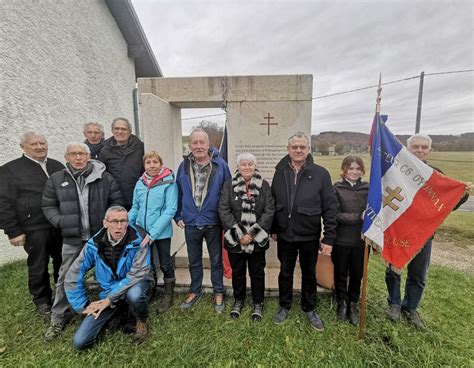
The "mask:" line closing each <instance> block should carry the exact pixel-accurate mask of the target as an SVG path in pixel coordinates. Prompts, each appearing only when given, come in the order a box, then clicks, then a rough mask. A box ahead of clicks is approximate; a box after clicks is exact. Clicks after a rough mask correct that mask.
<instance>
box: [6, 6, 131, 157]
mask: <svg viewBox="0 0 474 368" xmlns="http://www.w3.org/2000/svg"><path fill="white" fill-rule="evenodd" d="M0 13H1V14H2V15H1V18H2V21H1V22H0V29H1V34H2V45H1V47H0V56H1V57H0V60H1V62H2V65H1V73H2V76H1V88H0V91H1V92H0V93H1V107H2V108H1V110H2V111H1V112H0V114H1V116H0V124H1V129H0V142H2V143H1V145H2V149H1V150H0V165H1V164H3V163H5V162H7V161H9V160H11V159H12V158H14V157H17V156H19V155H20V154H21V149H20V148H19V146H18V143H19V142H18V136H19V134H21V133H22V132H23V131H26V130H29V129H35V130H38V131H41V132H43V133H44V134H45V135H46V136H47V138H48V140H49V143H50V156H51V157H53V158H56V159H60V160H62V155H63V150H64V145H65V143H67V142H69V141H77V140H82V139H83V137H82V124H83V123H84V122H87V121H91V120H94V121H99V122H101V123H102V124H104V125H105V126H106V134H107V135H109V134H110V128H109V127H110V123H111V121H112V119H113V118H114V117H117V116H124V117H127V118H129V119H130V121H133V100H132V90H133V88H135V69H134V62H133V60H132V59H130V58H129V57H128V56H127V44H126V42H125V40H124V39H123V37H122V34H121V33H120V30H119V28H118V27H117V24H116V23H115V20H114V18H113V17H112V15H111V14H110V12H109V10H108V8H107V6H106V4H105V3H104V2H103V1H101V0H83V1H75V0H63V1H1V2H0Z"/></svg>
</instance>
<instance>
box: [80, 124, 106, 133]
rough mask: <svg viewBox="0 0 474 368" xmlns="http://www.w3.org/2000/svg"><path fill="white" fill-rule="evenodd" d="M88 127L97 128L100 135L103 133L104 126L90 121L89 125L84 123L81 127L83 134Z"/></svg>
mask: <svg viewBox="0 0 474 368" xmlns="http://www.w3.org/2000/svg"><path fill="white" fill-rule="evenodd" d="M90 126H96V127H97V128H99V130H100V132H101V133H103V132H104V126H103V125H102V124H99V123H96V122H94V121H91V122H90V123H85V124H84V125H82V130H83V131H84V132H85V131H86V130H87V129H88V128H89V127H90Z"/></svg>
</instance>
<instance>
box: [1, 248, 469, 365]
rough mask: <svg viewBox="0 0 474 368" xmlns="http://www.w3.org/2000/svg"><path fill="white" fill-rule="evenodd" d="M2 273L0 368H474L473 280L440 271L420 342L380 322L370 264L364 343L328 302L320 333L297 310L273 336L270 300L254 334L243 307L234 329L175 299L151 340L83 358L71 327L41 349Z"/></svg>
mask: <svg viewBox="0 0 474 368" xmlns="http://www.w3.org/2000/svg"><path fill="white" fill-rule="evenodd" d="M0 272H1V275H2V276H1V278H0V290H1V292H0V303H1V304H0V305H1V306H2V322H1V329H0V366H3V367H14V366H22V367H33V366H34V367H36V366H38V367H42V366H44V367H79V366H95V367H112V366H136V367H141V366H144V367H151V366H157V367H167V366H219V367H247V366H258V367H263V366H277V367H289V366H306V367H316V366H324V367H334V366H337V367H445V366H452V367H472V365H473V362H474V351H473V350H472V341H474V333H473V329H472V325H473V323H474V320H473V310H474V295H473V293H474V278H473V277H471V276H468V275H465V274H463V273H460V272H456V271H453V270H450V269H446V268H442V267H435V266H433V267H432V268H431V269H430V271H429V275H428V285H427V289H426V292H425V296H424V298H423V301H422V304H421V307H420V312H421V314H422V316H423V317H424V320H425V322H426V325H427V326H428V331H427V332H419V331H417V330H415V329H414V328H412V327H410V326H408V325H407V324H406V323H405V322H401V323H398V324H395V323H392V322H390V321H388V320H386V319H385V318H384V315H383V310H384V307H385V304H386V301H385V298H386V291H385V284H384V279H383V275H384V266H383V264H382V262H381V260H380V259H379V258H378V256H374V257H372V259H371V262H370V266H369V283H368V285H369V288H368V317H367V335H366V338H365V340H363V341H361V340H359V339H358V338H357V333H358V328H357V327H353V326H350V325H349V324H341V323H338V322H336V320H335V305H334V303H333V302H332V298H331V296H330V295H329V294H324V295H321V296H320V301H319V305H318V312H319V313H320V315H321V317H322V319H323V320H324V321H325V323H326V330H325V331H324V332H323V333H318V332H316V331H313V330H311V329H310V327H309V325H308V324H307V322H306V319H305V317H304V316H303V315H302V313H301V312H300V310H299V307H298V305H297V302H298V300H295V304H294V307H293V310H292V312H291V314H290V317H289V320H288V321H286V322H285V323H284V324H283V325H279V326H277V325H275V324H274V323H273V322H272V315H273V313H274V312H275V310H276V308H277V302H276V299H274V298H271V299H270V298H269V299H267V302H266V314H265V317H264V320H263V321H262V323H260V324H254V323H252V322H251V321H250V312H249V308H248V306H247V307H246V309H245V313H243V315H242V316H241V318H240V320H237V321H233V320H231V319H230V318H229V316H228V312H229V310H230V306H229V305H228V306H227V308H226V312H225V313H224V314H221V315H217V314H215V313H214V312H213V310H212V307H211V297H210V296H206V297H205V298H204V299H203V300H201V301H200V302H199V303H198V304H197V305H196V306H195V308H194V309H193V310H191V311H189V312H183V311H181V310H179V308H178V304H179V300H178V299H181V297H182V296H179V298H177V300H175V303H174V307H173V308H172V310H171V311H169V312H168V313H166V314H165V315H164V316H160V317H158V316H157V315H156V314H152V317H151V323H150V324H151V336H150V338H149V340H148V341H146V342H145V343H144V344H143V345H141V346H139V347H135V346H132V345H131V344H130V337H129V336H127V335H125V334H123V333H121V332H107V334H106V338H105V339H104V340H103V341H102V342H101V343H99V344H98V345H96V346H95V347H93V348H92V349H91V350H89V351H87V352H82V353H78V352H75V351H73V349H72V347H71V338H72V335H73V332H74V330H75V329H76V328H77V325H78V321H77V320H76V321H75V322H74V323H73V324H72V325H71V326H69V327H68V328H67V329H66V330H65V332H64V336H63V337H62V338H59V339H58V340H57V341H55V342H52V343H46V342H44V341H43V334H44V332H45V329H46V328H47V325H48V321H47V320H45V319H43V318H41V317H39V316H37V315H36V314H35V313H34V312H33V306H32V303H31V301H30V298H29V296H28V293H27V287H26V266H25V265H24V264H23V263H22V262H17V263H13V264H8V265H6V266H3V267H2V268H0ZM230 299H231V298H229V299H228V301H229V303H228V304H230ZM152 307H153V309H154V308H156V304H155V303H154V304H153V305H152ZM469 346H471V348H469Z"/></svg>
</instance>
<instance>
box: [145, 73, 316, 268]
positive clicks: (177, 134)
mask: <svg viewBox="0 0 474 368" xmlns="http://www.w3.org/2000/svg"><path fill="white" fill-rule="evenodd" d="M138 89H139V91H140V118H141V126H142V131H143V132H144V141H145V149H146V150H151V149H154V150H157V151H158V152H160V154H161V153H162V154H163V158H164V161H165V163H166V164H167V165H170V166H171V163H174V167H171V168H172V169H174V170H177V167H178V165H179V163H180V162H181V160H182V137H181V120H180V118H181V114H180V109H182V108H219V107H223V106H225V107H226V110H227V122H226V126H227V142H228V162H229V167H230V169H231V171H232V172H233V171H234V170H235V168H236V165H235V159H236V157H237V155H238V154H239V153H242V152H250V153H253V154H254V155H255V156H256V157H257V167H258V169H259V170H260V171H261V173H262V175H263V177H264V178H265V179H267V180H268V181H269V182H270V183H271V180H272V177H273V173H274V168H275V166H276V164H277V163H278V161H279V160H280V159H281V158H282V157H283V156H285V155H286V154H287V149H286V147H287V144H288V137H289V136H291V135H292V134H294V133H296V132H298V131H301V132H304V133H306V134H307V135H308V137H310V134H311V109H312V90H313V77H312V75H275V76H272V75H269V76H220V77H189V78H146V79H139V80H138ZM174 233H175V235H174V237H173V244H172V249H177V248H178V247H179V246H180V245H181V244H182V239H184V236H183V234H182V230H180V229H178V230H177V229H176V228H175V232H174ZM278 265H279V262H278V259H277V257H276V244H274V243H273V244H272V245H271V246H270V249H269V250H268V251H267V266H268V267H277V266H278Z"/></svg>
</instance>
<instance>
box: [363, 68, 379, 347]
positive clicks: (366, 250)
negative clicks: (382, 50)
mask: <svg viewBox="0 0 474 368" xmlns="http://www.w3.org/2000/svg"><path fill="white" fill-rule="evenodd" d="M381 94H382V73H380V75H379V86H378V88H377V99H376V103H375V115H376V118H377V116H378V115H379V114H380V101H381V100H382V97H381ZM368 269H369V239H368V238H367V237H365V242H364V273H363V276H362V296H361V299H362V300H361V308H360V322H359V339H363V338H364V336H365V317H366V315H367V271H368Z"/></svg>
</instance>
